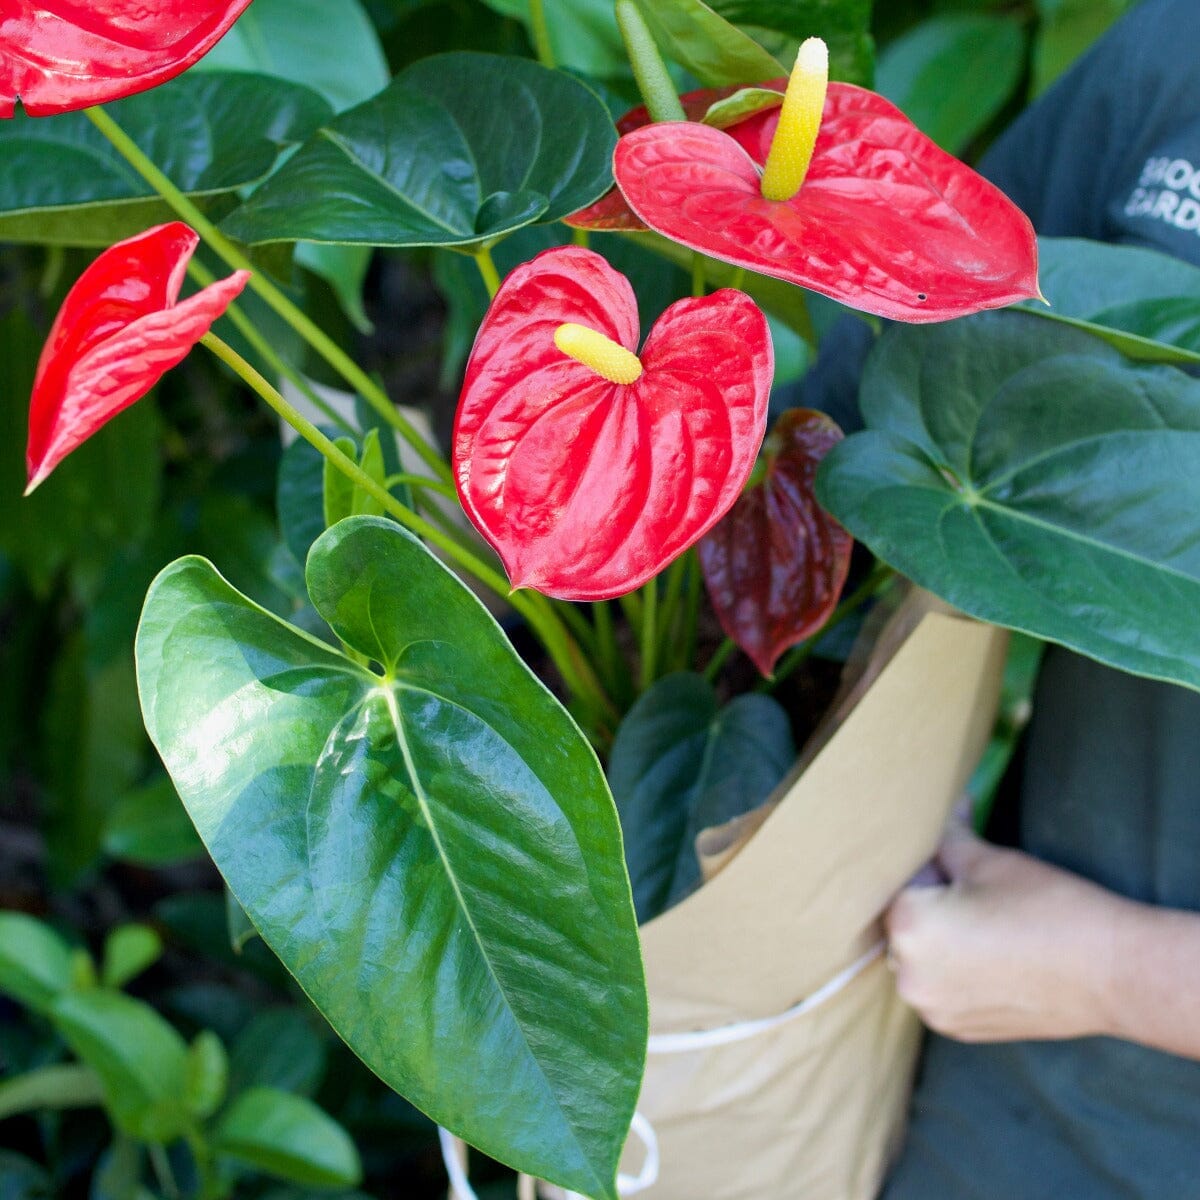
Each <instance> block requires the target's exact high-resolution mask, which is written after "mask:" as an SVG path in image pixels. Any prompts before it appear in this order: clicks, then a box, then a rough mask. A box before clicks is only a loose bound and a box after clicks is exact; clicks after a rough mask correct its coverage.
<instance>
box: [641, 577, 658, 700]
mask: <svg viewBox="0 0 1200 1200" xmlns="http://www.w3.org/2000/svg"><path fill="white" fill-rule="evenodd" d="M642 597H643V599H642V638H641V644H642V666H641V676H640V680H639V682H640V684H641V689H642V691H645V690H646V689H647V688H648V687H649V686H650V685H651V684H652V683H653V682H654V674H655V671H656V669H657V667H658V662H657V659H658V580H657V579H652V580H650V582H649V583H648V584H646V586H645V587H644V588H642Z"/></svg>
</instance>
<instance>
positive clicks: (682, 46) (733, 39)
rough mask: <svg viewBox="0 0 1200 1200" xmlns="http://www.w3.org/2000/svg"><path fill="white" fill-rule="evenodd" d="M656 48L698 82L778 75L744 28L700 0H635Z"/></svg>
mask: <svg viewBox="0 0 1200 1200" xmlns="http://www.w3.org/2000/svg"><path fill="white" fill-rule="evenodd" d="M636 3H637V6H638V8H639V9H640V10H641V13H642V16H643V17H645V18H646V24H647V25H648V26H649V27H650V32H651V33H652V34H653V35H654V40H655V41H656V42H657V43H658V45H659V48H660V49H661V50H662V51H663V53H664V54H666V55H667V57H669V58H673V59H674V60H675V61H676V62H677V63H679V65H680V66H682V67H686V68H687V69H688V70H689V71H691V73H692V74H693V75H695V77H696V78H697V79H698V80H699V81H700V82H701V83H703V84H705V85H707V86H709V87H725V86H726V85H728V84H731V83H761V82H762V81H763V80H765V79H778V78H779V76H780V75H786V74H787V73H788V70H789V69H790V67H791V64H790V63H789V64H788V66H787V67H784V66H782V65H781V64H780V63H779V62H778V60H777V59H775V58H774V57H772V55H770V54H768V53H767V51H766V50H764V49H763V48H762V46H760V45H759V44H758V42H756V41H755V40H754V39H753V38H752V37H750V35H749V34H746V33H743V32H742V31H741V30H740V29H738V28H737V27H736V26H735V25H733V24H731V23H730V21H727V20H726V19H725V18H724V17H723V16H720V15H719V14H718V13H717V12H716V11H714V10H715V5H713V6H710V5H708V4H705V3H704V2H703V0H636Z"/></svg>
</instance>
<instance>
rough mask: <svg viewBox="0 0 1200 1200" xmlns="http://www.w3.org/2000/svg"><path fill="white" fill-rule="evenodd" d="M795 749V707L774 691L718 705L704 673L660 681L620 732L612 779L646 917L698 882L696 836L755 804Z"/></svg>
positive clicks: (636, 898) (638, 897)
mask: <svg viewBox="0 0 1200 1200" xmlns="http://www.w3.org/2000/svg"><path fill="white" fill-rule="evenodd" d="M795 757H796V747H795V744H794V743H793V741H792V731H791V726H790V724H789V722H788V717H787V713H786V712H784V711H783V709H782V708H781V707H780V706H779V704H778V703H776V702H775V701H774V700H772V699H771V698H770V697H769V696H756V695H750V696H739V697H737V699H735V700H734V701H732V702H731V703H730V704H727V705H726V706H725V707H724V708H722V707H721V706H720V702H719V701H718V699H717V693H716V691H715V689H714V688H713V686H712V685H711V684H710V683H708V682H707V681H706V680H705V679H704V678H703V677H701V676H700V675H693V674H690V673H680V674H678V675H668V676H667V677H666V678H665V679H660V680H659V681H658V683H656V684H655V685H654V686H653V687H652V688H650V690H649V691H647V692H645V693H644V694H643V695H642V696H640V697H639V698H638V701H637V703H636V704H634V706H633V707H632V708H631V709H630V710H629V713H628V714H627V715H626V717H625V719H624V721H622V722H621V726H620V728H619V729H618V730H617V736H616V740H615V741H614V743H613V749H612V756H611V758H610V760H609V767H608V778H609V783H610V785H611V786H612V790H613V796H614V797H615V799H616V802H617V810H618V812H619V813H620V814H621V828H622V830H623V831H624V834H625V856H626V859H627V860H628V863H629V874H630V876H631V878H632V881H633V899H634V904H635V905H636V907H637V913H638V919H639V920H641V921H648V920H650V919H651V918H652V917H655V916H657V915H658V914H659V913H660V912H661V911H662V910H663V909H664V908H667V907H669V906H670V905H672V904H674V903H676V902H677V901H679V900H682V899H683V898H684V896H686V895H687V894H688V893H689V892H690V891H691V890H692V889H693V888H695V887H696V885H697V884H698V883H699V882H700V863H699V860H698V859H697V857H696V849H695V845H696V836H697V834H699V833H700V832H701V831H702V830H704V829H708V828H710V827H712V826H714V825H721V824H723V823H724V822H726V821H730V820H732V819H733V818H734V817H737V816H741V815H742V814H743V813H746V812H749V811H750V810H751V809H753V808H757V807H758V805H759V804H761V803H762V802H763V801H764V800H765V799H766V798H767V795H768V794H769V793H770V791H771V789H772V788H773V787H774V786H775V785H776V784H777V783H778V782H779V781H780V780H781V779H782V778H783V776H784V775H785V774H786V773H787V770H788V768H789V767H790V766H791V765H792V763H793V761H794V760H795Z"/></svg>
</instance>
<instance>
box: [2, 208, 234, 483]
mask: <svg viewBox="0 0 1200 1200" xmlns="http://www.w3.org/2000/svg"><path fill="white" fill-rule="evenodd" d="M198 242H199V238H198V237H197V235H196V234H195V232H194V231H193V230H191V229H190V228H188V226H186V225H183V224H181V223H180V222H178V221H175V222H172V223H171V224H169V225H159V226H157V227H156V228H154V229H149V230H147V231H146V232H145V233H141V234H138V235H137V237H132V238H129V239H127V240H126V241H123V242H118V243H117V244H116V245H115V246H113V247H111V248H110V249H108V250H106V251H105V252H104V253H103V254H101V255H100V257H99V258H98V259H96V261H95V262H94V263H92V265H91V266H90V267H88V269H87V270H86V271H84V273H83V274H82V275H81V276H80V277H79V279H78V281H77V282H76V283H75V286H74V287H73V288H71V290H70V291H69V292H68V293H67V298H66V299H65V300H64V301H63V305H62V308H61V309H59V312H58V316H57V317H56V318H55V319H54V324H53V325H52V326H51V328H50V336H49V337H48V338H47V340H46V345H45V346H44V347H43V349H42V354H41V358H40V359H39V360H38V367H37V373H36V375H35V377H34V382H33V398H32V400H31V402H30V405H29V442H28V446H27V448H26V453H25V464H26V470H27V474H28V482H29V486H28V488H27V489H26V494H28V493H29V492H31V491H32V490H33V489H34V488H35V487H37V485H38V484H39V483H41V482H42V480H43V479H45V478H46V476H47V475H49V474H50V472H51V471H52V470H53V469H54V468H55V467H56V466H57V465H58V464H59V463H60V462H61V461H62V460H63V459H64V458H65V457H66V456H67V455H68V454H70V453H71V451H72V450H74V449H75V448H76V447H77V446H79V445H81V444H82V443H83V442H85V441H86V440H87V439H88V438H89V437H91V435H92V434H93V433H95V432H96V430H97V429H99V428H100V427H101V426H102V425H104V424H105V423H107V422H108V421H109V420H111V419H112V418H113V417H115V416H116V415H117V413H119V412H121V411H122V410H123V409H126V408H128V407H129V406H130V405H131V404H133V403H134V402H135V401H137V400H140V399H141V398H142V397H143V396H144V395H145V394H146V393H147V392H148V391H149V390H150V389H151V388H152V387H153V386H154V385H155V384H156V383H157V382H158V380H159V379H160V378H161V376H162V375H163V374H164V373H165V372H167V371H169V370H170V369H171V368H172V367H173V366H175V365H176V363H178V362H180V360H182V359H183V358H184V357H185V356H186V355H187V353H188V351H189V350H191V348H192V347H193V346H194V345H195V344H196V343H197V342H198V341H199V340H200V339H201V338H202V337H203V336H204V335H205V334H206V333H207V332H208V329H209V327H210V326H211V325H212V323H213V322H214V321H215V320H216V319H217V318H218V317H219V316H220V315H221V314H222V313H223V312H224V311H225V309H226V308H228V307H229V305H230V303H231V302H232V301H233V299H234V297H236V296H237V295H238V293H239V292H241V290H242V288H244V287H245V286H246V281H247V280H248V279H249V278H250V273H249V272H248V271H237V272H235V273H234V274H233V275H230V276H229V278H227V279H221V280H218V281H217V282H216V283H214V284H211V285H210V286H209V287H206V288H204V289H203V290H202V291H199V292H197V293H196V294H195V295H194V296H189V297H188V298H187V299H186V300H184V301H182V302H180V303H176V300H177V298H178V296H179V290H180V288H181V287H182V286H183V279H184V275H185V273H186V271H187V264H188V260H189V259H190V258H191V257H192V252H193V251H194V250H195V248H196V245H197V243H198Z"/></svg>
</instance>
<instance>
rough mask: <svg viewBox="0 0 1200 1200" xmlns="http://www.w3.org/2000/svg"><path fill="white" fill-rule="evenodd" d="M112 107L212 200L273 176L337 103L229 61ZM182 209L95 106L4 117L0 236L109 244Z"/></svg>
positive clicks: (187, 183)
mask: <svg viewBox="0 0 1200 1200" xmlns="http://www.w3.org/2000/svg"><path fill="white" fill-rule="evenodd" d="M109 112H110V113H111V115H112V117H113V119H114V120H115V121H116V122H117V123H118V124H119V125H120V126H121V128H122V129H124V130H125V132H126V133H128V134H129V136H130V137H131V138H132V139H133V140H134V142H136V143H137V145H138V146H139V147H140V148H141V149H142V150H144V151H145V152H146V153H147V154H148V155H149V156H150V158H151V159H153V160H154V162H155V164H156V165H157V166H158V167H159V168H161V169H162V170H163V171H164V172H165V173H166V175H167V177H168V178H169V179H170V180H171V182H172V183H174V184H175V185H176V186H177V187H179V188H180V189H182V190H183V191H184V192H186V193H187V194H188V195H189V196H190V197H192V199H194V200H195V201H196V202H197V203H199V204H200V205H201V206H202V207H204V206H207V205H210V204H211V203H212V202H214V201H215V200H217V199H219V198H220V197H224V196H234V195H236V193H237V192H238V190H239V189H242V188H246V187H249V186H250V185H252V184H255V183H258V182H259V181H260V180H262V179H264V178H265V177H266V176H267V175H268V174H269V173H270V172H271V170H272V169H273V168H274V166H275V163H276V161H277V160H278V158H279V156H280V154H281V153H282V152H283V151H284V150H285V149H286V148H287V147H288V146H292V145H296V144H298V143H300V142H302V141H303V140H304V139H305V138H307V137H308V136H309V134H310V133H312V132H313V130H315V129H316V128H317V127H318V126H319V125H321V124H322V122H324V121H327V120H328V119H329V117H330V115H331V110H330V108H329V105H328V104H326V103H325V101H324V100H322V99H321V97H320V96H318V95H316V94H315V93H314V92H311V91H309V90H308V89H307V88H304V87H300V86H298V85H297V84H294V83H285V82H283V81H282V80H278V79H266V78H264V77H262V76H259V75H245V74H232V73H229V72H220V73H212V74H205V75H188V76H186V77H185V78H183V79H177V80H175V81H174V82H173V83H170V84H167V85H166V86H164V87H161V88H157V89H156V90H155V91H154V93H153V94H152V95H146V96H134V97H131V98H130V99H128V100H122V101H121V102H120V103H117V104H114V105H113V106H112V107H111V109H110V110H109ZM171 215H172V214H171V210H170V209H169V208H168V206H167V205H166V204H165V203H164V202H163V201H161V200H160V199H159V198H158V196H157V195H156V194H155V192H154V191H153V189H152V188H151V187H150V185H149V184H147V183H146V182H145V181H144V180H143V179H142V178H141V176H139V175H137V174H136V173H135V172H134V171H132V170H131V169H130V167H129V166H128V164H126V162H125V161H124V159H122V158H121V156H120V155H119V154H118V153H117V152H116V150H114V149H113V148H112V146H111V145H110V144H109V142H108V140H107V139H106V138H105V137H104V135H103V134H102V133H101V132H100V131H99V130H98V129H97V128H96V127H95V126H94V125H93V124H92V123H91V121H89V120H88V118H87V117H86V116H84V114H83V113H70V114H64V115H63V116H59V117H55V118H53V119H52V120H35V119H33V118H30V117H20V116H18V117H17V118H16V119H15V120H13V121H11V122H5V123H3V124H0V239H3V240H5V241H14V242H25V241H29V242H39V243H45V242H52V243H55V244H58V245H64V246H109V245H111V244H112V243H113V242H115V241H119V240H120V239H122V238H127V237H131V236H132V235H134V234H136V233H141V232H142V231H143V230H145V229H147V228H148V227H149V226H151V225H157V224H160V223H162V222H164V221H168V220H170V218H171Z"/></svg>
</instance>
